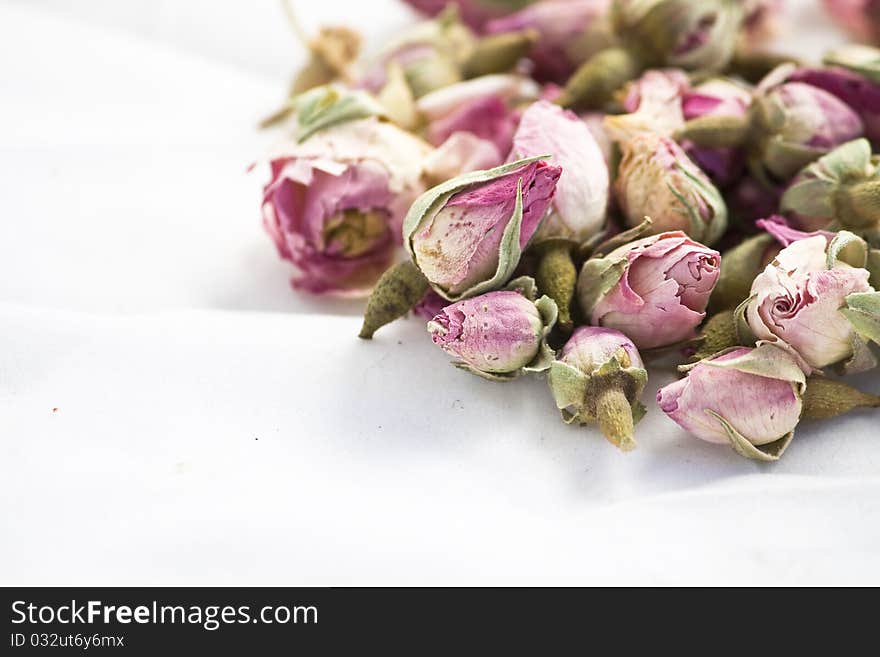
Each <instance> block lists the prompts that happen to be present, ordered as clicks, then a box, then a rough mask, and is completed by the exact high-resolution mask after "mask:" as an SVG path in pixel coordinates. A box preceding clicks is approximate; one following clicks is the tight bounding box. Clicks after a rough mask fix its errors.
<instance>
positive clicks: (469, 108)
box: [416, 75, 540, 157]
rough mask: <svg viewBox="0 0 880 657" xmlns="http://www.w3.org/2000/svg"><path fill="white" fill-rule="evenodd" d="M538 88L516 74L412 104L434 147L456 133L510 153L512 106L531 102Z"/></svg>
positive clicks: (448, 90) (467, 84)
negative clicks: (425, 123) (420, 117)
mask: <svg viewBox="0 0 880 657" xmlns="http://www.w3.org/2000/svg"><path fill="white" fill-rule="evenodd" d="M539 94H540V87H538V85H537V84H535V83H534V82H533V81H531V80H529V79H527V78H523V77H522V76H518V75H487V76H483V77H480V78H475V79H473V80H467V81H466V82H460V83H458V84H454V85H451V86H449V87H446V88H444V89H440V90H437V91H435V92H433V93H430V94H427V95H425V96H423V97H422V98H420V99H419V100H418V101H417V102H416V107H417V108H418V110H419V112H420V114H421V115H422V116H423V117H424V118H425V119H426V120H427V123H428V125H427V129H426V135H427V138H428V141H430V142H431V143H432V144H434V145H435V146H439V145H440V144H442V143H443V142H445V141H446V140H447V139H448V138H449V137H450V136H452V135H453V134H455V133H456V132H469V133H471V134H473V135H475V136H477V137H480V138H481V139H485V140H487V141H491V142H492V143H493V144H495V146H496V148H497V149H498V152H499V153H500V154H501V155H502V157H506V156H507V153H509V152H510V148H511V145H512V143H513V134H514V132H515V131H516V126H517V124H518V123H519V113H518V112H517V111H516V109H515V108H516V106H517V105H518V104H520V103H522V102H528V101H532V100H535V99H536V98H537V97H538V95H539Z"/></svg>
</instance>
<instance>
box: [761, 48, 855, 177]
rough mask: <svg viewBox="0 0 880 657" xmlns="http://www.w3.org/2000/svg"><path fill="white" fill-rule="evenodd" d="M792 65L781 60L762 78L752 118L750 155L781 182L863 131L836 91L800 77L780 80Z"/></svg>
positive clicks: (766, 172)
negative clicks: (751, 148)
mask: <svg viewBox="0 0 880 657" xmlns="http://www.w3.org/2000/svg"><path fill="white" fill-rule="evenodd" d="M790 68H791V67H787V66H785V65H783V66H781V67H779V68H778V69H776V70H774V71H773V72H771V73H770V74H769V75H768V76H767V78H765V79H764V81H762V82H761V84H760V85H759V89H758V95H757V97H756V99H755V110H756V111H755V117H754V120H753V122H752V123H753V130H754V133H755V134H754V137H753V143H754V146H753V152H752V157H753V160H754V161H755V162H756V163H757V165H758V169H759V172H760V173H761V174H762V175H764V176H765V177H766V176H769V177H770V178H772V179H775V180H776V181H780V182H785V181H787V180H790V179H791V178H792V177H793V176H794V175H795V174H796V173H797V172H798V171H800V170H801V169H802V168H803V167H805V166H806V165H808V164H809V163H810V162H813V161H815V160H817V159H819V158H820V157H822V156H823V155H825V154H826V153H827V152H829V151H830V150H832V149H834V148H835V147H837V146H839V145H840V144H842V143H844V142H847V141H850V140H852V139H856V138H857V137H861V136H862V134H863V133H864V125H863V124H862V120H861V119H860V118H859V115H858V114H857V113H856V112H855V111H854V110H853V109H852V108H850V107H849V105H847V104H846V103H844V102H843V101H841V100H840V99H838V98H837V97H836V96H833V95H831V94H830V93H828V92H827V91H824V90H822V89H819V88H818V87H814V86H812V85H809V84H804V83H803V82H782V83H781V84H778V83H777V80H778V79H779V78H780V77H781V78H783V79H784V78H785V77H787V74H788V73H789V72H790Z"/></svg>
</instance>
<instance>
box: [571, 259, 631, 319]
mask: <svg viewBox="0 0 880 657" xmlns="http://www.w3.org/2000/svg"><path fill="white" fill-rule="evenodd" d="M626 267H627V258H626V256H623V257H615V258H590V259H589V260H587V261H586V262H585V263H584V265H583V267H581V273H580V274H579V275H578V283H577V299H578V303H580V306H581V310H582V311H583V313H584V315H586V316H588V317H589V316H590V315H591V314H592V313H593V308H595V306H596V304H597V303H599V301H601V299H602V297H604V296H605V295H606V294H607V293H608V292H609V291H610V290H611V289H612V288H613V287H614V286H615V285H617V284H618V282H620V279H621V278H623V275H624V274H625V273H626Z"/></svg>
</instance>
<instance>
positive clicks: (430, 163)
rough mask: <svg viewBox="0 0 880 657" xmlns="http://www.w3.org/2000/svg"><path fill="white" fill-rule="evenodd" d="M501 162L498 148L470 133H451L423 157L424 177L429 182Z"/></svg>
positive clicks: (444, 179) (495, 165) (443, 179)
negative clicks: (426, 156) (425, 157)
mask: <svg viewBox="0 0 880 657" xmlns="http://www.w3.org/2000/svg"><path fill="white" fill-rule="evenodd" d="M503 162H504V157H503V156H502V155H501V153H500V152H499V151H498V147H497V146H496V145H495V144H494V143H493V142H491V141H488V140H486V139H481V138H480V137H477V136H476V135H475V134H473V133H471V132H453V133H452V134H451V135H450V136H449V138H448V139H447V140H446V141H444V142H443V143H442V144H440V146H438V147H437V148H436V149H434V151H433V152H432V153H431V154H430V155H429V156H428V158H427V159H426V160H425V177H426V179H427V180H428V181H429V183H430V184H432V185H439V184H440V183H442V182H445V181H447V180H449V179H450V178H455V177H456V176H460V175H461V174H463V173H470V172H471V171H481V170H484V169H491V168H493V167H497V166H499V165H501V164H502V163H503Z"/></svg>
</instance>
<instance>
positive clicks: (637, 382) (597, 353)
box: [548, 326, 648, 451]
mask: <svg viewBox="0 0 880 657" xmlns="http://www.w3.org/2000/svg"><path fill="white" fill-rule="evenodd" d="M647 380H648V373H647V372H646V371H645V367H644V365H643V363H642V358H641V356H640V355H639V352H638V349H636V346H635V345H634V344H633V343H632V341H631V340H630V339H629V338H627V337H626V336H625V335H624V334H623V333H621V332H620V331H615V330H613V329H607V328H601V327H598V326H582V327H580V328H578V329H576V330H575V332H574V333H573V334H572V336H571V337H570V338H569V340H568V342H567V343H566V344H565V346H564V347H563V348H562V351H561V352H560V354H559V356H558V358H557V360H555V361H553V364H552V365H551V366H550V372H549V376H548V381H549V383H550V390H551V391H552V392H553V398H554V399H555V400H556V406H557V408H559V410H560V411H561V413H562V418H563V420H565V422H567V423H571V422H579V423H581V424H586V423H590V422H598V423H599V427H600V428H601V429H602V433H603V434H604V435H605V437H606V438H607V439H608V441H609V442H611V443H612V444H613V445H616V446H617V447H619V448H620V449H622V450H624V451H628V450H631V449H633V448H634V447H635V446H636V444H635V441H634V440H633V426H634V425H635V424H636V423H637V422H638V421H639V420H640V419H641V418H642V416H643V415H644V414H645V408H644V406H642V404H641V402H640V401H639V397H640V395H641V393H642V390H643V389H644V387H645V383H647Z"/></svg>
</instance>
